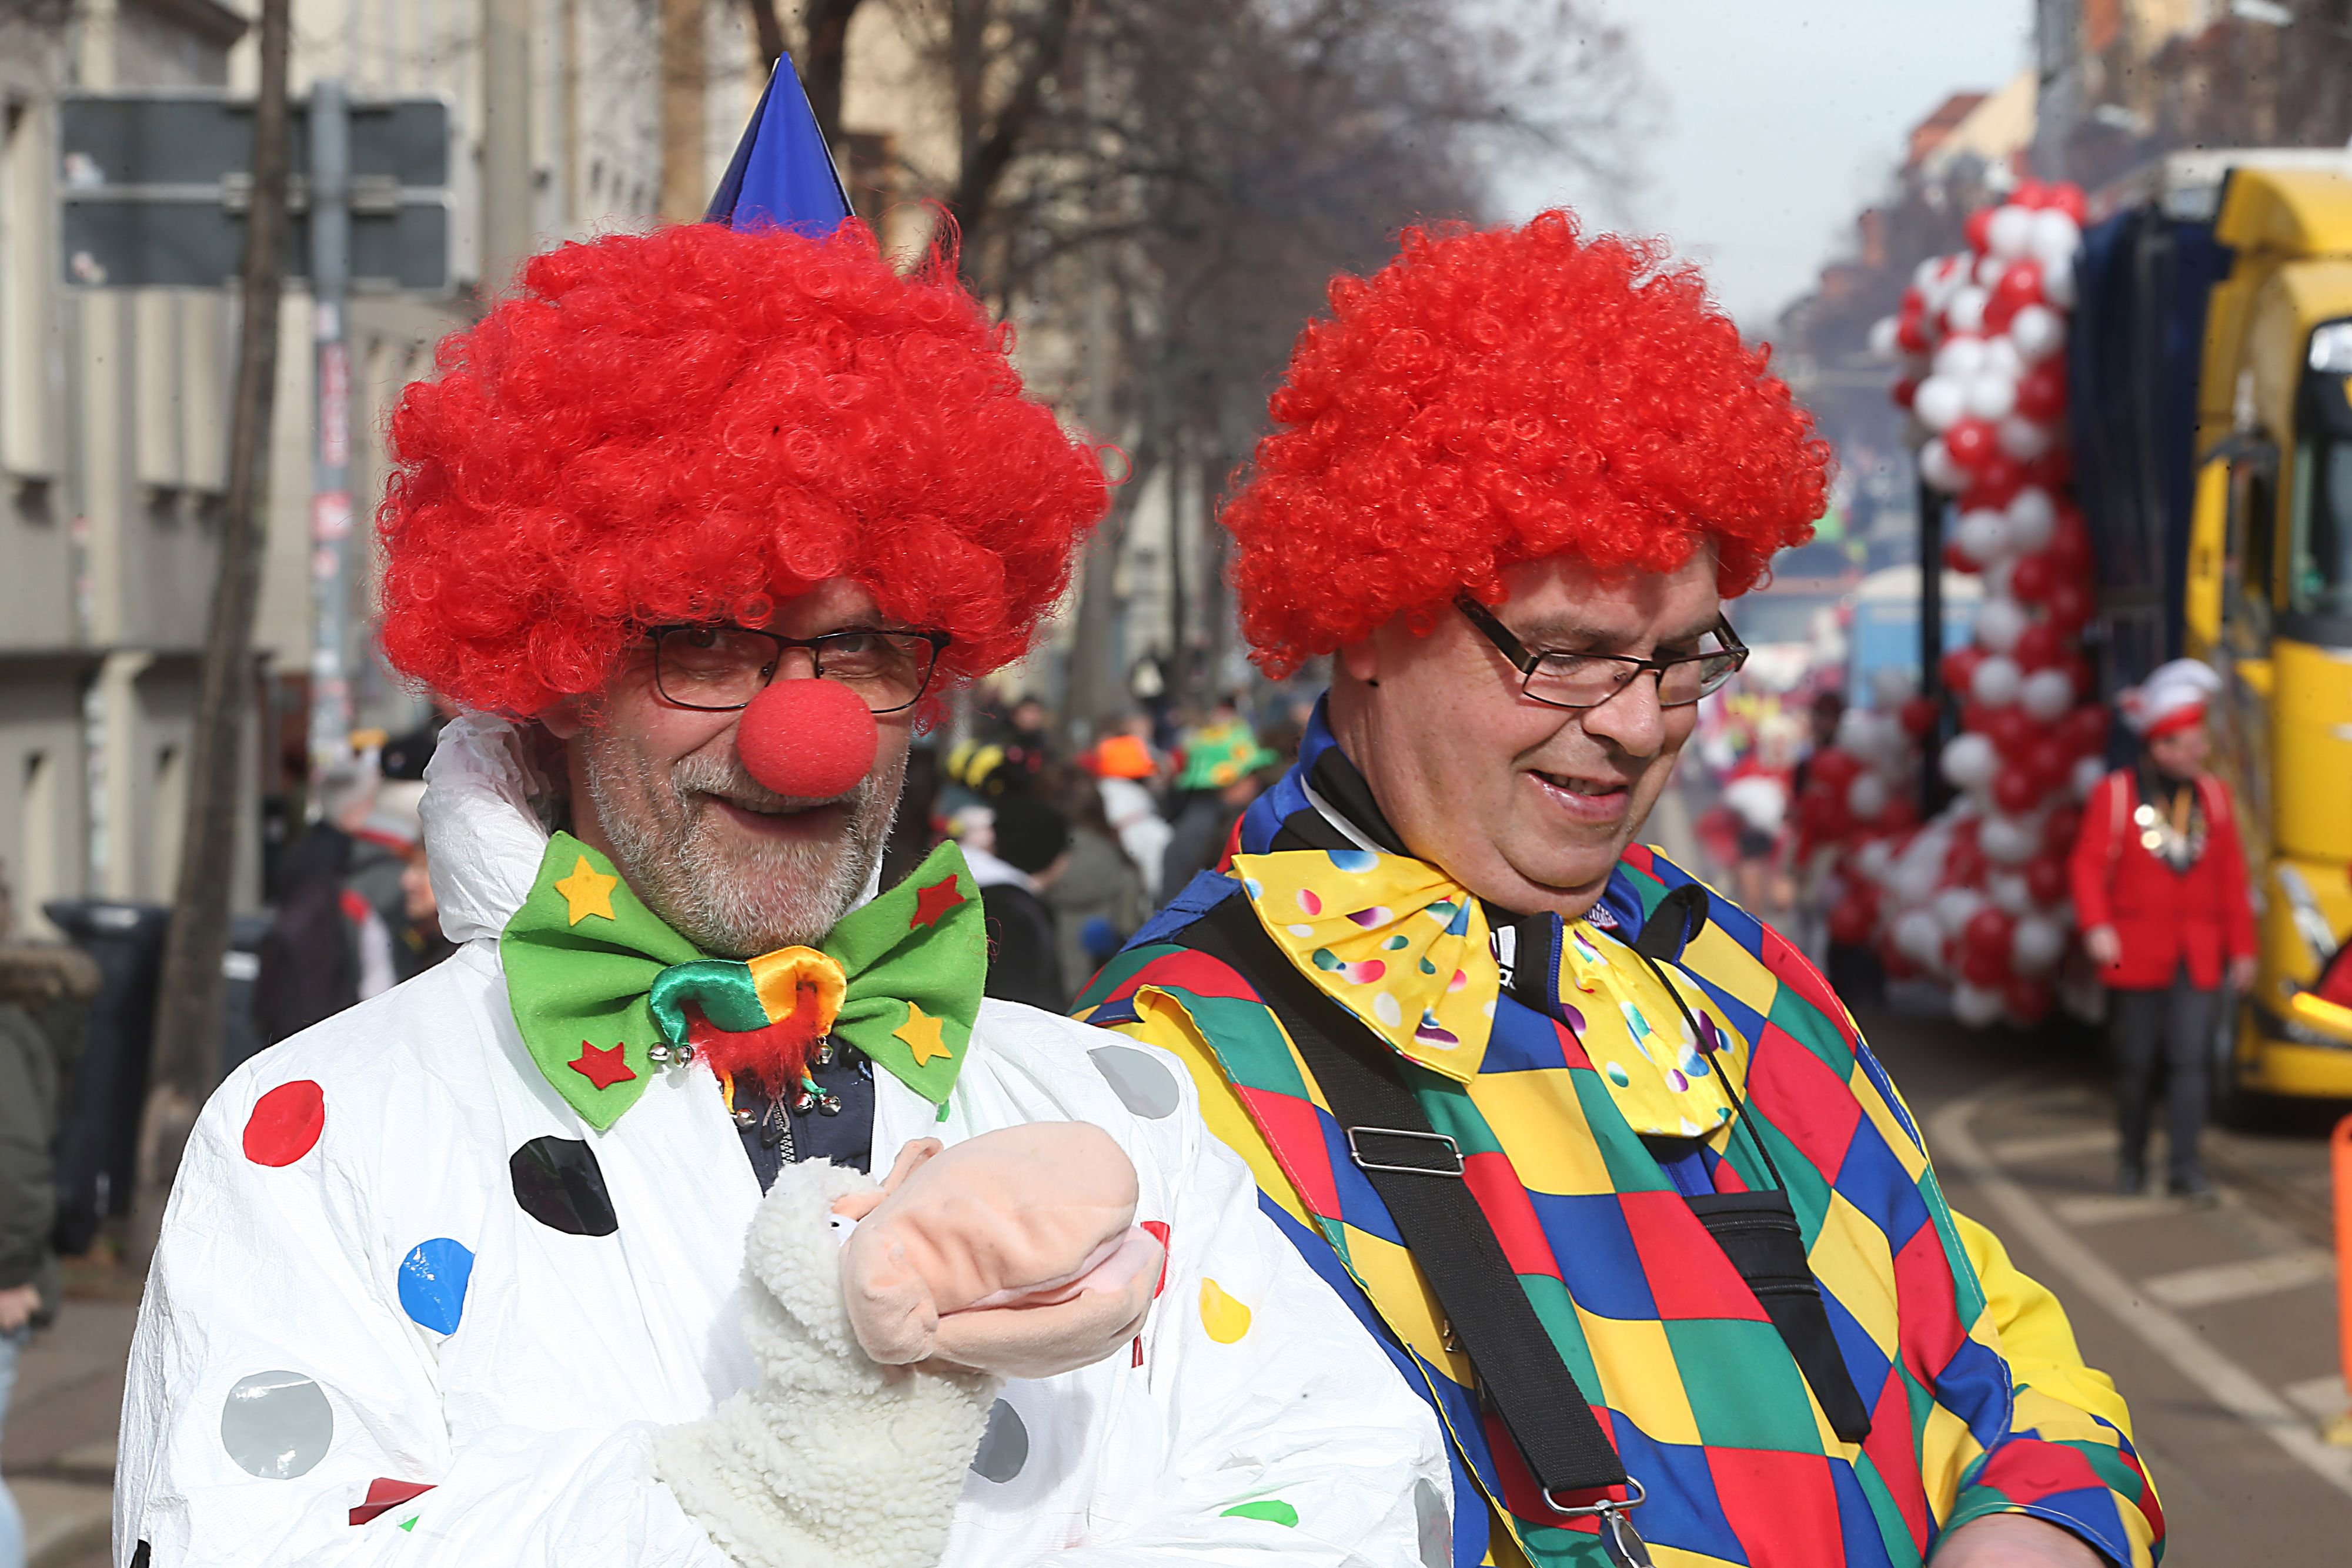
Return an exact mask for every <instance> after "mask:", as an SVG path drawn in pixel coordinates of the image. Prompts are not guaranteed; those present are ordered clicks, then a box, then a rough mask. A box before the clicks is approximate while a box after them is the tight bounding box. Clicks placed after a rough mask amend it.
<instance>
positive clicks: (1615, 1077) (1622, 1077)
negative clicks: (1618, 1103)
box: [1603, 1061, 1633, 1089]
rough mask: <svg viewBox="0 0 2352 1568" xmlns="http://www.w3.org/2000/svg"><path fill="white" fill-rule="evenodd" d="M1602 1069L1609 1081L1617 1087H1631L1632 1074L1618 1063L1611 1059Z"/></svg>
mask: <svg viewBox="0 0 2352 1568" xmlns="http://www.w3.org/2000/svg"><path fill="white" fill-rule="evenodd" d="M1603 1071H1606V1072H1607V1073H1608V1074H1609V1082H1612V1083H1614V1084H1615V1085H1617V1087H1618V1088H1620V1089H1630V1088H1632V1087H1633V1074H1631V1073H1629V1072H1627V1071H1625V1069H1624V1068H1623V1067H1622V1066H1620V1065H1619V1064H1618V1063H1616V1062H1614V1061H1612V1062H1611V1063H1609V1065H1608V1066H1607V1068H1605V1069H1604V1070H1603Z"/></svg>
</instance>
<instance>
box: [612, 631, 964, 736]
mask: <svg viewBox="0 0 2352 1568" xmlns="http://www.w3.org/2000/svg"><path fill="white" fill-rule="evenodd" d="M646 638H647V639H648V640H649V641H651V642H652V643H653V645H654V689H655V690H656V691H658V692H659V693H661V695H662V700H663V701H664V702H667V703H668V704H670V705H671V706H675V707H683V708H692V709H694V710H695V711H697V712H698V713H731V712H733V711H734V710H735V709H737V708H740V707H745V706H749V705H750V703H751V699H752V698H753V697H756V696H758V695H760V694H761V692H762V691H764V690H766V689H767V685H768V683H769V682H770V681H771V680H772V679H773V678H774V677H775V674H776V670H777V667H778V666H779V665H781V664H782V663H783V662H784V652H785V650H786V649H788V648H805V649H807V650H808V655H809V667H810V670H811V673H813V674H815V675H817V676H819V677H820V678H822V679H824V680H828V681H839V682H840V683H841V684H842V685H845V686H847V687H849V688H850V689H851V690H852V691H854V692H856V694H857V695H858V696H859V697H860V698H862V699H863V700H864V702H865V704H866V706H867V707H869V708H871V709H873V710H874V712H875V713H876V714H877V715H880V714H889V713H898V712H899V711H901V710H903V709H906V708H910V707H912V706H915V705H916V704H917V703H919V702H920V701H921V700H922V698H923V694H924V693H925V692H926V691H929V689H930V685H931V673H932V671H933V670H935V669H936V668H938V666H939V658H940V653H941V652H943V651H944V650H945V649H946V648H947V646H948V644H949V643H951V642H952V641H954V639H952V638H951V637H950V636H949V635H948V633H946V632H904V631H896V630H885V629H884V628H881V627H877V626H847V627H844V628H843V629H842V630H840V631H838V632H824V633H822V634H820V635H818V636H814V637H786V636H784V635H782V634H781V633H779V632H761V631H759V630H757V629H755V628H753V627H750V626H737V625H733V624H731V623H729V622H699V623H696V624H692V625H681V626H654V627H649V628H647V630H646Z"/></svg>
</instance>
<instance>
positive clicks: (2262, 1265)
mask: <svg viewBox="0 0 2352 1568" xmlns="http://www.w3.org/2000/svg"><path fill="white" fill-rule="evenodd" d="M2335 1278H2336V1259H2335V1257H2334V1256H2333V1255H2332V1254H2330V1253H2326V1252H2322V1251H2321V1250H2320V1249H2318V1248H2316V1247H2305V1248H2303V1249H2300V1250H2298V1251H2294V1252H2273V1253H2272V1254H2270V1255H2269V1256H2268V1257H2266V1258H2247V1259H2242V1260H2240V1261H2238V1262H2235V1263H2215V1264H2213V1265H2211V1266H2210V1267H2209V1268H2203V1269H2182V1270H2178V1271H2176V1272H2174V1273H2170V1274H2158V1275H2157V1276H2156V1277H2155V1278H2154V1279H2152V1280H2144V1281H2141V1282H2140V1289H2141V1290H2143V1291H2147V1293H2148V1294H2149V1295H2151V1296H2153V1297H2155V1298H2156V1299H2157V1300H2158V1301H2162V1302H2163V1303H2164V1304H2165V1305H2166V1306H2168V1307H2210V1306H2211V1305H2213V1304H2214V1303H2215V1302H2217V1301H2243V1300H2245V1299H2246V1298H2247V1297H2248V1296H2267V1295H2270V1294H2272V1293H2273V1292H2274V1291H2294V1290H2299V1289H2301V1288H2302V1287H2303V1286H2305V1285H2315V1284H2318V1283H2319V1282H2320V1281H2323V1280H2333V1279H2335Z"/></svg>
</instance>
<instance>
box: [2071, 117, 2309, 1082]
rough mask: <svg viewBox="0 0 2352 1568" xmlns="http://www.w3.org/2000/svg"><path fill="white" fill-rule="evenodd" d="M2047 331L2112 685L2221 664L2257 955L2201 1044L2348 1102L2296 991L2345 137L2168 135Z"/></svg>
mask: <svg viewBox="0 0 2352 1568" xmlns="http://www.w3.org/2000/svg"><path fill="white" fill-rule="evenodd" d="M2075 277H2076V288H2077V297H2078V300H2077V307H2076V311H2075V316H2074V329H2073V340H2072V341H2071V343H2070V345H2069V349H2068V370H2069V380H2070V394H2071V406H2072V408H2073V411H2074V436H2075V462H2076V483H2077V487H2078V490H2079V492H2080V496H2081V499H2082V503H2083V507H2084V518H2085V521H2086V522H2087V523H2088V524H2089V526H2090V528H2091V533H2092V538H2093V540H2094V545H2095V551H2094V553H2095V557H2096V559H2097V561H2098V570H2099V576H2100V584H2099V588H2100V616H2099V622H2098V626H2099V631H2100V633H2101V634H2102V635H2104V637H2105V642H2106V646H2105V667H2106V679H2107V683H2108V685H2109V686H2110V688H2111V690H2112V689H2120V688H2121V687H2123V686H2125V685H2129V684H2131V683H2132V682H2134V681H2136V680H2137V679H2138V678H2139V677H2140V676H2141V675H2143V674H2146V673H2147V670H2148V669H2149V668H2151V667H2152V666H2153V665H2155V664H2158V663H2160V662H2161V661H2163V660H2164V659H2167V658H2171V657H2176V656H2179V655H2184V654H2185V655H2187V656H2189V657H2191V658H2199V659H2204V660H2206V661H2208V662H2210V664H2212V665H2213V666H2214V668H2215V669H2216V670H2217V671H2219V672H2220V673H2221V675H2222V677H2223V680H2224V691H2225V695H2224V696H2223V698H2222V699H2221V703H2220V705H2219V711H2218V712H2217V715H2216V722H2215V724H2214V731H2215V736H2216V738H2217V741H2218V743H2219V745H2218V754H2217V766H2218V767H2219V768H2220V769H2221V772H2222V774H2223V776H2224V777H2225V778H2227V779H2229V781H2230V783H2231V786H2232V788H2233V789H2235V791H2236V793H2237V797H2238V801H2239V813H2240V821H2239V828H2240V831H2241V832H2242V836H2243V838H2244V842H2245V848H2246V854H2247V857H2248V862H2249V864H2248V880H2249V882H2250V883H2251V885H2252V887H2253V889H2254V900H2255V908H2256V912H2257V919H2258V923H2259V927H2260V931H2261V942H2262V965H2261V974H2260V977H2259V978H2258V979H2257V980H2256V982H2255V984H2254V987H2253V989H2252V993H2251V994H2250V995H2247V996H2245V997H2242V998H2239V1006H2238V1008H2237V1009H2236V1017H2235V1018H2234V1019H2232V1020H2231V1022H2230V1023H2229V1024H2228V1026H2227V1028H2226V1030H2225V1033H2224V1038H2222V1039H2221V1040H2217V1041H2216V1044H2215V1049H2216V1056H2217V1061H2216V1068H2217V1071H2216V1072H2215V1074H2214V1082H2215V1086H2216V1094H2217V1097H2218V1099H2219V1101H2220V1109H2221V1112H2222V1113H2223V1114H2225V1115H2227V1114H2231V1113H2237V1112H2242V1110H2243V1109H2244V1108H2245V1106H2246V1103H2247V1098H2246V1097H2247V1096H2249V1095H2257V1094H2258V1095H2293V1096H2308V1097H2328V1098H2352V1027H2347V1025H2352V1014H2346V1013H2344V1011H2343V1009H2326V1008H2323V1007H2317V1006H2314V1005H2312V1003H2313V1000H2314V999H2313V998H2305V996H2304V992H2305V988H2307V987H2308V986H2310V985H2311V984H2312V983H2313V982H2314V980H2315V977H2317V976H2318V974H2319V972H2320V970H2321V969H2322V968H2323V967H2325V966H2326V963H2327V962H2328V960H2329V959H2330V958H2331V957H2333V956H2334V955H2335V954H2336V950H2337V948H2338V947H2339V946H2341V945H2342V944H2343V943H2344V942H2345V940H2346V938H2347V934H2352V875H2347V871H2352V157H2347V153H2346V152H2342V151H2338V150H2334V149H2328V150H2307V149H2281V150H2236V151H2231V152H2198V153H2185V154H2177V155H2174V156H2172V157H2169V158H2167V159H2165V160H2163V161H2162V162H2160V163H2159V164H2158V165H2156V166H2155V167H2154V168H2152V169H2150V170H2149V171H2147V172H2145V173H2144V174H2143V175H2142V176H2140V177H2138V178H2137V180H2135V181H2133V182H2130V183H2127V184H2126V185H2125V186H2124V187H2122V188H2120V189H2119V190H2118V191H2116V192H2113V193H2106V195H2105V200H2103V201H2100V202H2096V203H2095V204H2094V210H2093V222H2092V223H2091V225H2090V226H2089V227H2088V228H2087V229H2086V231H2085V233H2084V249H2083V254H2082V256H2081V257H2080V259H2079V261H2078V263H2077V267H2076V275H2075Z"/></svg>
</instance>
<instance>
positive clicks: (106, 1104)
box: [41, 898, 172, 1257]
mask: <svg viewBox="0 0 2352 1568" xmlns="http://www.w3.org/2000/svg"><path fill="white" fill-rule="evenodd" d="M41 913H43V914H44V915H47V916H48V917H49V921H50V924H52V925H55V926H57V928H58V930H60V931H62V932H64V933H65V934H66V935H67V936H68V937H70V938H71V939H72V940H73V943H74V945H75V946H78V947H79V948H80V949H81V950H82V951H83V952H85V953H87V954H89V956H90V957H91V958H92V959H93V960H94V961H95V962H96V963H97V965H98V968H99V975H100V983H99V989H98V996H97V997H96V998H94V999H93V1000H92V1001H91V1003H90V1011H89V1034H88V1036H87V1037H86V1038H85V1039H84V1040H83V1043H82V1052H81V1061H79V1063H78V1064H76V1066H75V1068H74V1075H73V1083H72V1085H71V1086H70V1088H69V1089H68V1092H67V1094H66V1103H65V1107H64V1111H63V1113H62V1114H61V1115H60V1116H59V1117H58V1141H57V1186H58V1218H57V1227H56V1229H55V1231H54V1232H53V1235H54V1238H55V1241H56V1246H57V1249H58V1251H59V1252H61V1253H63V1254H65V1255H66V1256H68V1257H75V1256H79V1254H81V1253H84V1252H87V1251H89V1246H90V1243H91V1242H92V1241H93V1240H95V1239H97V1236H98V1228H99V1224H100V1221H101V1220H103V1219H105V1218H107V1217H108V1216H109V1215H114V1214H126V1213H128V1212H130V1207H131V1189H132V1188H133V1187H134V1186H136V1185H137V1182H138V1176H139V1117H140V1113H141V1109H142V1105H143V1104H144V1103H145V1101H146V1098H147V1061H148V1058H149V1057H150V1056H151V1055H152V1054H153V1048H154V1041H155V994H156V988H157V984H158V982H159V981H160V980H161V979H162V977H163V933H164V930H165V929H166V928H167V927H168V926H169V925H171V923H172V912H171V911H170V910H169V909H168V908H166V907H164V906H163V904H118V903H114V902H112V901H110V900H105V899H79V898H77V899H58V900H57V901H56V902H54V903H50V904H43V905H42V906H41Z"/></svg>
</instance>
